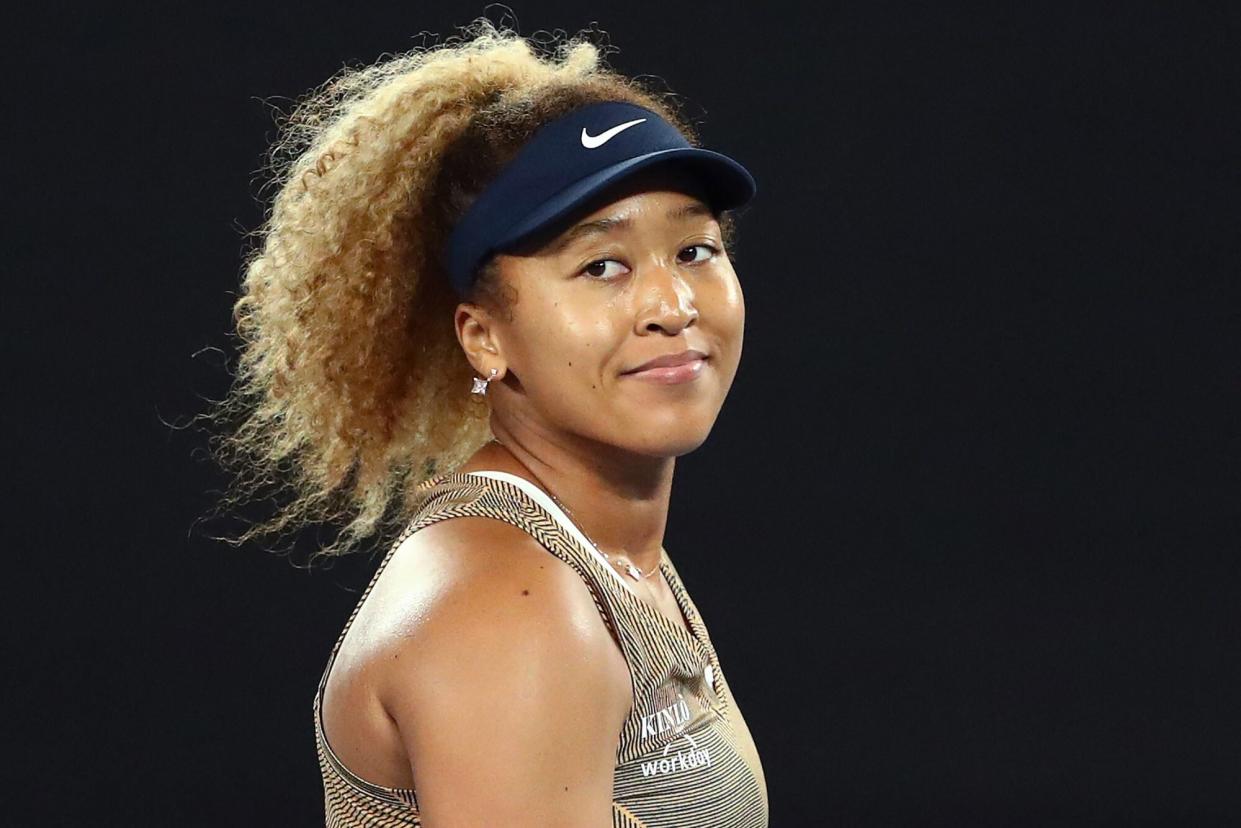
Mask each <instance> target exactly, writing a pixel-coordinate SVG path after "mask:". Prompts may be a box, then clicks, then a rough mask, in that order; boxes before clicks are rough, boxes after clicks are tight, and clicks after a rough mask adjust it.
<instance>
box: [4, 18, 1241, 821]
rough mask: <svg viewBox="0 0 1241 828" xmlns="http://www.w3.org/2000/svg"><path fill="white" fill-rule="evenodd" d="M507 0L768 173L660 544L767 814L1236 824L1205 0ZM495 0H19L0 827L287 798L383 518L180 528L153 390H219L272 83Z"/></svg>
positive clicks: (1221, 203)
mask: <svg viewBox="0 0 1241 828" xmlns="http://www.w3.org/2000/svg"><path fill="white" fill-rule="evenodd" d="M173 6H175V4H173ZM510 6H511V8H512V9H513V11H515V12H516V15H517V21H518V28H519V30H520V31H521V32H522V33H523V34H526V35H530V34H532V33H534V32H535V31H538V30H551V29H557V28H559V29H565V30H568V31H569V32H570V33H572V32H575V31H577V30H578V29H581V28H583V27H586V26H588V25H589V24H591V23H592V22H595V23H597V26H598V28H601V29H603V30H604V31H606V32H607V33H608V35H609V40H610V42H611V44H612V45H614V46H616V47H618V48H619V49H620V51H619V52H618V53H616V54H613V55H611V56H610V57H609V62H610V63H611V64H612V65H613V66H615V67H616V68H617V69H619V70H621V71H623V72H625V73H627V74H649V75H656V76H658V77H660V78H662V79H664V80H665V81H666V82H667V84H668V85H669V86H670V87H671V88H672V89H674V90H676V91H677V92H679V93H680V94H682V95H683V96H685V98H686V99H687V101H688V102H689V104H690V111H691V114H695V115H696V120H697V121H698V122H699V124H700V128H701V131H702V134H703V137H704V139H705V141H706V144H707V146H709V147H711V148H714V149H717V150H720V151H723V152H726V153H728V154H730V155H733V156H734V157H736V158H738V159H739V160H741V161H742V162H743V163H744V164H746V165H747V166H748V167H749V168H750V170H751V171H752V172H753V173H754V175H755V177H756V179H757V181H758V183H759V193H758V196H757V198H756V199H755V200H754V201H753V202H752V203H751V205H750V206H749V208H748V209H747V210H746V212H745V214H744V215H743V216H742V218H741V223H740V236H739V252H738V256H737V257H736V259H735V262H734V263H735V266H736V268H737V271H738V273H739V275H740V277H741V280H742V285H743V288H744V290H745V294H746V300H747V331H746V342H745V353H744V356H743V359H742V364H741V369H740V372H739V374H738V376H737V380H736V383H735V385H734V386H733V390H732V393H731V396H730V397H729V400H728V402H727V403H726V405H725V407H724V410H723V413H722V415H721V417H720V419H719V421H718V423H717V426H716V428H715V430H714V431H713V433H712V435H711V438H710V439H709V440H708V442H707V443H706V444H705V445H704V446H703V447H702V448H701V449H699V450H698V451H696V452H694V453H692V454H690V455H687V456H686V457H684V458H683V459H682V460H681V461H680V462H679V463H678V473H677V482H676V486H675V489H674V493H673V505H672V511H671V516H670V523H669V526H668V532H667V537H666V545H667V548H668V549H669V551H670V554H671V555H672V556H673V557H674V558H675V559H676V561H677V562H678V566H679V568H680V570H681V573H682V575H683V577H684V579H685V581H686V584H687V586H688V587H689V589H690V591H691V593H692V594H693V596H694V598H695V600H696V602H697V603H698V605H699V607H700V609H701V610H702V612H703V615H704V617H705V620H706V622H707V623H708V625H709V626H710V628H711V632H712V638H713V640H714V641H715V643H716V646H717V649H718V650H719V653H720V657H721V660H722V662H723V664H724V667H725V669H726V670H727V671H728V675H729V678H730V681H731V683H732V685H733V688H734V690H735V692H736V695H737V698H738V702H739V704H740V705H741V707H742V710H743V712H744V714H745V716H746V719H747V721H748V722H749V725H750V728H751V730H752V732H753V734H754V738H755V741H756V743H757V745H758V748H759V751H760V754H761V756H762V758H763V762H764V767H765V769H766V775H767V781H768V789H769V793H770V797H771V814H772V825H773V826H776V828H788V826H798V825H820V824H822V825H827V824H846V825H863V826H865V825H923V824H925V825H931V824H953V825H1013V824H1042V825H1088V824H1089V825H1100V824H1116V825H1208V824H1236V823H1237V822H1238V821H1241V790H1239V786H1238V783H1239V782H1241V717H1239V716H1238V715H1237V712H1236V707H1237V703H1238V690H1241V681H1239V680H1238V679H1239V678H1241V669H1239V667H1241V648H1239V647H1238V632H1239V630H1238V627H1239V624H1238V618H1239V610H1238V607H1239V606H1241V566H1239V564H1238V542H1237V536H1238V528H1239V526H1238V524H1239V523H1241V521H1239V520H1238V513H1239V509H1238V496H1239V495H1241V473H1239V471H1238V459H1239V458H1238V454H1239V452H1238V449H1239V448H1241V441H1239V440H1238V424H1239V423H1241V420H1239V418H1238V414H1239V413H1241V412H1239V408H1241V407H1239V406H1238V397H1239V395H1238V393H1237V391H1238V381H1239V378H1238V367H1237V357H1238V355H1239V349H1238V347H1237V345H1238V340H1237V337H1236V330H1237V325H1238V322H1239V321H1241V320H1239V314H1238V303H1237V301H1236V295H1235V280H1236V279H1237V276H1238V261H1239V259H1238V243H1237V240H1238V228H1239V226H1241V225H1239V224H1238V219H1239V218H1241V216H1239V212H1241V210H1239V208H1238V195H1239V194H1241V188H1239V187H1238V183H1239V182H1238V178H1239V174H1238V169H1239V165H1238V147H1239V146H1241V140H1238V139H1239V134H1238V126H1241V119H1239V118H1238V102H1239V101H1241V97H1239V94H1238V93H1239V92H1241V83H1239V80H1241V71H1239V66H1238V63H1239V56H1241V51H1239V44H1241V38H1239V35H1241V13H1239V12H1238V11H1237V8H1238V7H1237V6H1236V5H1235V4H1233V5H1231V6H1230V7H1222V8H1220V9H1216V10H1208V8H1207V7H1205V6H1200V5H1195V4H1170V3H1169V4H1154V3H1142V4H1137V3H1126V4H1119V3H1117V4H1098V5H1095V4H1084V3H1073V4H1067V3H1066V4H1052V5H1049V4H1044V3H1021V4H1018V3H977V4H963V3H961V4H946V5H945V4H922V3H910V2H850V3H826V4H823V5H820V6H818V7H813V6H804V7H801V6H793V5H783V4H779V3H763V4H742V3H734V4H720V5H707V4H682V5H675V4H667V3H663V4H652V5H651V6H649V7H648V6H634V5H632V4H602V3H599V4H583V3H580V2H578V3H568V2H565V3H554V2H540V3H532V2H529V3H528V2H517V3H512V4H510ZM1221 6H1222V4H1221ZM483 12H484V7H483V5H482V4H481V3H480V4H478V5H470V4H415V3H390V4H383V3H371V4H366V5H363V6H356V7H352V8H351V7H346V6H343V5H339V4H317V3H302V4H267V5H262V4H256V3H247V4H222V3H212V4H200V5H198V6H196V7H195V6H188V7H176V8H173V7H172V6H169V7H163V6H161V7H156V6H154V5H151V6H150V7H148V8H146V9H140V8H138V7H128V8H127V7H116V6H113V7H107V8H105V7H103V6H99V7H96V8H94V9H85V8H71V7H67V6H65V7H60V6H56V5H54V4H52V5H48V4H44V5H42V6H39V7H38V8H34V9H28V10H27V13H28V14H29V13H33V15H32V16H29V17H27V18H26V22H24V23H20V24H16V23H12V21H11V25H12V28H11V29H10V31H9V32H8V37H9V38H13V39H15V42H13V43H12V44H10V47H9V48H8V49H7V50H6V55H7V57H6V62H8V63H10V71H9V73H8V77H9V81H8V83H7V86H8V87H9V88H8V89H6V95H8V96H10V99H11V101H12V103H11V106H10V108H9V113H8V117H7V118H6V121H7V124H6V128H5V132H6V133H7V134H6V144H8V145H9V151H8V152H7V153H6V154H5V155H6V159H5V165H4V166H5V171H4V180H5V182H6V183H5V186H4V191H5V193H4V201H5V211H6V222H5V226H6V231H5V236H6V242H7V243H6V252H7V255H6V257H5V270H6V278H5V280H4V282H5V290H6V292H9V293H10V295H9V296H8V297H7V300H6V301H5V303H4V304H5V305H6V306H7V311H8V312H7V314H6V316H8V317H9V319H10V322H9V326H8V331H7V333H6V336H5V344H6V351H7V352H8V357H7V358H6V360H5V363H6V368H7V369H8V370H7V371H6V374H7V380H6V386H7V391H8V393H6V394H5V405H4V406H3V410H4V418H5V425H6V427H5V429H4V430H5V432H6V434H8V435H9V437H10V450H9V452H8V457H9V460H10V462H9V464H8V475H7V478H8V485H7V487H6V489H7V494H8V497H7V498H6V500H7V502H8V505H9V507H10V509H11V511H10V513H9V519H8V520H7V521H6V530H7V535H8V553H9V554H8V560H9V562H10V565H9V566H8V567H7V569H8V575H9V582H8V584H7V586H8V587H9V588H8V589H7V590H6V593H8V595H9V600H8V606H9V608H10V615H11V620H10V621H9V623H7V624H6V625H5V627H6V631H5V637H6V639H7V641H8V644H9V645H10V646H8V647H7V648H6V649H7V650H8V652H10V653H11V655H10V656H9V657H8V658H6V661H7V662H8V665H7V667H8V669H7V670H6V673H7V675H8V678H7V679H6V682H5V683H6V685H7V689H8V691H10V693H12V698H11V699H10V700H9V701H8V702H7V703H6V705H5V707H6V711H5V717H6V719H7V725H8V727H6V730H7V731H8V732H9V734H10V737H9V738H8V739H6V743H7V744H6V746H5V752H6V754H8V758H9V760H10V761H11V762H12V763H13V765H14V767H15V773H11V774H10V776H9V777H8V778H7V779H6V787H7V788H8V789H9V791H10V793H9V795H7V796H6V799H9V800H10V802H9V804H6V805H5V806H4V810H5V819H4V821H5V822H6V824H14V825H35V824H39V825H52V824H54V825H67V824H71V823H72V824H98V825H179V826H189V825H295V824H296V825H313V824H322V790H321V788H320V781H319V776H318V769H317V766H316V762H315V753H314V740H313V731H312V718H311V699H312V697H313V694H314V689H315V683H316V682H317V680H318V678H319V675H320V672H321V670H322V668H323V665H324V662H325V660H326V657H327V655H328V651H329V649H330V647H331V644H332V642H333V641H334V639H335V636H336V635H337V633H338V632H339V630H340V627H341V625H342V624H343V622H344V620H345V618H346V617H347V616H348V613H349V611H350V609H351V608H352V607H353V604H354V602H355V601H356V599H357V592H358V590H359V589H360V588H361V587H362V586H364V585H365V583H366V581H367V580H368V579H369V577H370V574H371V572H372V571H373V568H374V566H375V564H376V563H377V561H378V557H377V556H378V554H379V553H381V552H382V550H380V549H376V550H374V551H375V554H374V555H367V554H360V555H357V556H354V557H352V558H349V559H344V560H341V561H339V562H338V563H337V565H336V566H335V567H333V568H332V569H329V570H323V569H317V570H315V571H307V570H305V569H299V568H297V567H296V566H293V565H292V564H291V562H290V559H288V558H285V557H280V556H276V555H272V554H269V553H266V552H264V551H262V550H261V549H259V548H256V547H247V548H241V549H236V548H233V547H229V546H226V545H223V544H220V543H217V542H213V541H211V540H209V539H208V537H207V536H206V534H207V533H206V531H205V529H204V527H203V526H202V525H199V524H195V519H196V518H198V517H199V516H201V515H202V514H203V513H204V512H205V511H206V510H207V509H208V508H210V506H211V505H212V503H213V502H214V501H213V491H215V490H218V489H219V488H220V486H221V485H222V484H223V476H222V474H221V473H220V472H219V470H218V469H216V468H214V467H213V466H212V465H211V463H210V462H209V461H208V460H207V459H206V458H205V456H204V450H203V449H204V445H205V435H203V434H202V432H201V431H200V430H198V429H196V428H177V427H174V426H184V425H186V423H187V421H188V420H189V418H190V417H191V416H192V415H193V414H195V413H198V412H200V411H202V410H203V409H204V407H205V403H204V398H218V397H220V396H222V394H223V393H224V390H225V389H226V388H227V382H228V372H227V362H228V361H231V358H232V356H233V354H234V352H233V350H232V347H233V346H232V343H231V340H230V339H229V336H228V330H229V323H230V306H231V302H232V299H233V295H234V293H235V291H236V289H237V285H238V280H239V278H240V263H241V254H242V251H243V238H242V235H243V233H244V232H245V231H248V230H253V229H255V228H256V227H257V226H258V224H259V222H260V221H261V218H262V205H261V202H260V197H261V194H260V187H261V184H262V177H261V176H260V175H259V174H258V170H259V169H260V167H261V165H262V162H263V152H264V151H265V150H266V148H267V146H268V144H269V142H270V141H271V139H272V138H274V136H275V129H276V127H275V121H274V117H273V109H280V110H282V111H288V109H289V108H290V105H291V102H292V100H293V99H294V98H296V97H298V96H299V95H301V94H303V93H304V92H306V91H307V90H309V89H310V88H312V87H313V86H315V85H317V84H319V83H321V82H322V81H323V80H326V79H327V77H328V76H330V75H331V74H332V73H334V72H335V71H336V70H337V69H339V68H340V67H341V66H342V65H343V64H346V63H348V64H351V65H359V64H362V63H369V62H372V61H374V60H376V59H377V58H379V57H380V56H381V55H382V54H383V53H385V52H397V51H404V50H406V49H410V48H413V47H415V46H419V45H428V44H431V43H434V42H435V37H434V36H432V37H429V38H424V39H420V38H418V37H417V35H418V34H419V33H420V32H423V31H427V32H431V33H434V34H437V35H439V36H441V37H447V36H450V35H453V34H455V33H456V30H455V27H457V26H460V25H463V24H465V23H467V22H468V21H469V20H470V19H471V18H473V17H475V16H477V15H479V14H482V13H483ZM489 16H490V17H491V18H492V19H493V20H499V19H500V18H501V17H502V13H501V10H498V9H496V8H494V7H493V8H492V10H491V11H490V13H489ZM36 18H37V19H36ZM508 19H509V20H510V22H511V20H512V17H511V16H510V17H509V18H508ZM303 542H304V545H305V548H306V549H309V548H311V547H312V546H313V545H314V543H315V537H314V532H308V533H307V534H306V535H305V537H304V538H303Z"/></svg>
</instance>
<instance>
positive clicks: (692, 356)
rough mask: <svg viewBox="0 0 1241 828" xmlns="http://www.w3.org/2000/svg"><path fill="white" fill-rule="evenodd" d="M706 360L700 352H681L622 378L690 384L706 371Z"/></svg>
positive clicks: (626, 374)
mask: <svg viewBox="0 0 1241 828" xmlns="http://www.w3.org/2000/svg"><path fill="white" fill-rule="evenodd" d="M707 359H708V357H707V356H706V355H705V354H703V353H702V352H701V351H682V352H681V353H679V354H668V355H665V356H662V357H659V358H658V359H653V360H651V361H650V362H647V363H645V365H644V366H641V367H639V368H637V369H635V370H633V371H626V372H625V373H624V374H623V375H622V376H628V377H633V378H635V379H641V380H647V381H648V382H655V383H659V384H662V385H675V384H678V383H682V382H692V381H693V380H696V379H698V377H700V376H702V374H703V372H704V371H705V370H706V368H707Z"/></svg>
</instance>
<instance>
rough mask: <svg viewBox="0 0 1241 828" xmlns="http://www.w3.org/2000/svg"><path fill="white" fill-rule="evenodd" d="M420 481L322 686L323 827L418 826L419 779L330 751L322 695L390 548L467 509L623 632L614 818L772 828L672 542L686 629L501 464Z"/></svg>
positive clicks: (645, 825)
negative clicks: (515, 532)
mask: <svg viewBox="0 0 1241 828" xmlns="http://www.w3.org/2000/svg"><path fill="white" fill-rule="evenodd" d="M423 486H424V487H425V488H427V489H428V490H429V496H428V497H427V498H426V500H425V501H424V502H423V504H422V506H421V507H420V508H419V509H418V511H417V513H416V514H415V515H414V516H413V518H412V519H411V520H410V522H409V523H408V524H407V525H406V527H405V529H404V530H403V531H402V533H401V535H400V536H399V537H398V538H397V539H396V540H395V541H394V542H393V544H392V547H391V548H390V549H389V550H388V553H387V554H386V555H385V556H384V558H383V560H382V561H381V562H380V564H379V567H378V569H377V570H376V572H375V574H374V576H373V577H372V578H371V581H370V584H369V585H368V586H367V587H366V589H365V590H364V591H363V593H362V596H361V598H360V599H359V600H358V603H357V606H356V607H355V608H354V610H353V613H352V614H351V615H350V616H349V620H348V621H347V622H346V624H345V627H344V629H343V630H342V631H341V633H340V636H339V637H338V638H337V640H336V644H335V646H334V647H333V648H332V653H331V656H330V657H329V658H328V662H327V666H326V668H325V669H324V671H323V676H322V678H321V679H320V680H319V687H318V690H317V692H316V693H315V697H314V723H315V742H316V748H317V752H318V758H319V770H320V773H321V775H322V778H323V790H324V804H325V816H326V825H327V828H355V827H356V828H363V826H367V828H369V827H370V826H384V827H385V828H386V826H420V825H421V824H422V823H421V821H420V820H419V817H418V798H417V796H416V794H415V792H414V789H412V788H390V787H384V786H381V785H376V784H373V783H370V782H367V781H366V780H365V779H362V778H360V777H358V776H357V775H355V774H353V773H352V772H350V771H349V769H348V768H346V767H345V766H344V764H343V763H342V762H341V761H340V759H339V758H338V757H337V756H336V754H335V753H333V751H332V748H331V747H330V746H329V745H328V743H327V738H326V736H325V735H324V732H323V721H322V716H321V712H322V711H321V705H320V702H321V699H322V696H323V688H324V687H325V686H326V684H327V678H328V673H329V672H330V671H331V669H332V663H333V662H334V661H335V659H336V654H337V652H338V651H339V649H340V645H341V642H342V641H343V640H344V638H345V634H346V633H347V632H348V631H349V627H350V625H351V624H352V623H353V620H354V618H355V617H356V616H357V614H358V611H359V610H360V609H361V607H362V604H363V602H364V601H366V598H367V596H368V595H369V594H370V592H371V590H372V588H373V587H374V585H375V582H376V581H377V580H378V579H379V576H380V575H381V574H382V573H383V571H384V568H385V566H386V565H387V563H388V561H389V560H390V559H391V557H392V553H393V552H395V551H396V549H397V547H398V546H400V544H401V542H402V541H404V540H405V539H406V538H408V537H409V536H410V535H412V534H413V533H414V532H416V531H418V530H419V529H421V528H422V527H424V526H429V525H430V524H432V523H436V522H437V521H441V520H447V519H449V518H454V517H464V516H483V517H490V518H496V519H498V520H503V521H506V522H508V523H511V524H513V525H514V526H517V527H519V528H521V529H523V530H524V531H526V532H527V533H529V534H530V535H532V536H533V537H534V538H535V539H536V540H537V541H539V543H540V544H541V545H542V546H543V547H544V548H546V549H547V551H549V552H550V553H551V554H553V555H555V556H556V557H557V558H559V559H560V560H561V561H563V562H564V563H566V564H568V565H569V566H571V567H572V568H573V569H574V570H575V571H576V572H577V573H578V575H580V576H581V578H582V580H583V581H584V582H585V583H586V586H587V587H588V588H589V589H590V592H591V595H592V597H593V598H594V603H595V606H596V607H597V608H598V610H599V614H600V616H601V617H602V618H603V621H604V623H605V624H606V625H607V627H608V629H609V630H610V631H611V632H612V635H613V637H614V638H615V639H616V640H617V641H618V642H619V645H620V648H621V650H622V652H623V654H624V657H625V661H626V662H627V663H628V665H629V671H630V676H631V679H632V684H633V696H634V703H633V708H632V710H631V711H630V713H629V715H628V716H627V717H626V719H625V722H624V725H623V727H622V728H621V732H620V734H619V740H618V744H617V750H616V767H615V771H614V774H613V787H612V799H613V801H612V826H613V828H708V827H709V828H765V827H766V826H767V823H768V803H767V786H766V780H765V778H764V774H763V768H762V764H761V763H760V761H759V757H758V752H757V750H756V749H755V746H754V741H753V739H752V738H751V736H750V732H749V729H748V728H747V726H746V723H745V720H744V719H743V718H742V716H741V711H740V710H738V709H737V706H736V703H735V702H734V700H733V696H732V692H731V690H730V688H729V686H728V681H727V679H726V678H725V677H724V671H723V669H722V668H721V666H720V661H719V657H718V656H717V655H716V652H715V648H714V646H712V644H711V637H710V635H708V633H707V627H706V625H705V624H704V623H703V620H702V618H701V616H700V615H699V613H698V609H697V607H696V606H695V605H694V602H693V601H692V600H691V599H690V597H689V594H688V593H687V592H686V590H685V587H684V585H683V584H682V583H681V578H680V575H679V574H678V573H677V570H676V567H674V566H673V565H672V561H671V560H670V559H669V558H668V555H667V553H666V552H665V553H664V554H663V555H662V557H661V562H660V569H661V570H662V571H663V575H664V577H665V578H666V579H667V581H668V584H669V586H670V587H671V589H672V594H673V595H674V596H675V597H676V601H677V605H678V606H679V607H680V609H681V613H682V615H683V616H684V617H685V620H686V623H687V624H688V626H689V630H686V629H685V628H684V627H682V626H681V625H680V624H677V623H676V622H674V621H672V620H671V619H669V618H668V617H667V616H666V615H664V614H663V613H662V612H660V611H659V610H658V609H656V608H655V607H654V606H653V605H652V604H650V603H648V602H646V601H644V600H642V599H640V598H639V597H638V596H637V595H636V594H635V593H633V592H631V591H630V590H629V589H628V588H627V587H626V586H625V585H624V582H623V581H621V575H620V573H618V572H617V571H616V570H615V569H614V568H613V567H612V565H611V564H610V563H609V562H608V561H607V559H606V558H605V557H604V556H603V555H602V554H601V553H600V552H599V551H598V550H597V549H596V548H595V547H594V545H593V544H592V543H591V542H590V541H589V540H588V539H587V538H586V536H585V535H584V534H583V533H582V532H581V530H580V529H579V528H578V527H577V526H576V525H575V524H574V523H573V522H572V521H571V520H570V519H569V517H568V516H567V515H566V514H565V513H564V511H563V510H561V509H560V507H559V506H558V505H557V504H556V503H555V501H553V500H552V499H551V498H550V497H549V496H548V495H547V494H546V493H545V492H544V491H543V490H542V489H540V488H538V487H537V486H535V485H534V484H533V483H531V482H530V481H528V480H526V479H525V478H522V477H518V476H516V475H512V474H509V473H507V472H500V471H485V472H464V473H450V474H445V475H442V476H440V477H437V478H435V479H433V480H431V481H428V482H426V483H424V484H423ZM415 773H416V771H415Z"/></svg>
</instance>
